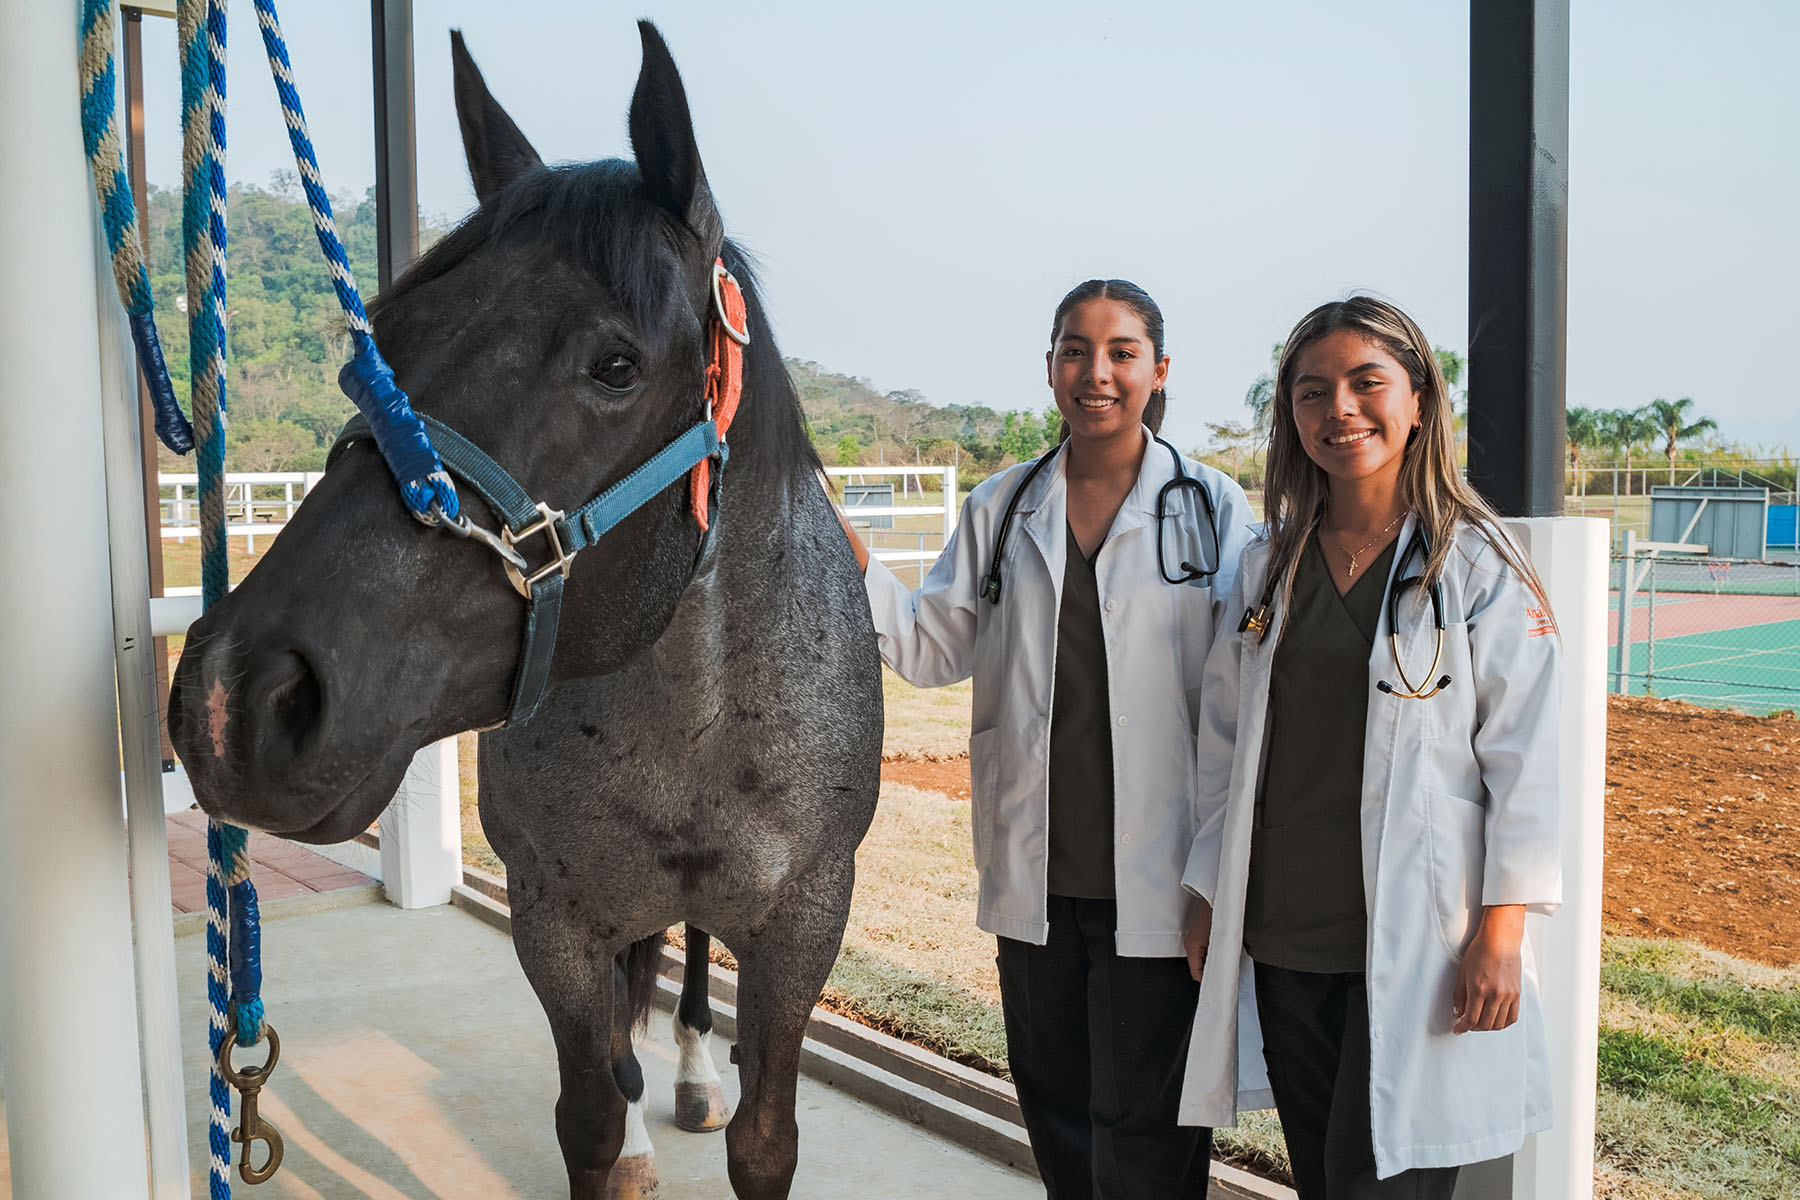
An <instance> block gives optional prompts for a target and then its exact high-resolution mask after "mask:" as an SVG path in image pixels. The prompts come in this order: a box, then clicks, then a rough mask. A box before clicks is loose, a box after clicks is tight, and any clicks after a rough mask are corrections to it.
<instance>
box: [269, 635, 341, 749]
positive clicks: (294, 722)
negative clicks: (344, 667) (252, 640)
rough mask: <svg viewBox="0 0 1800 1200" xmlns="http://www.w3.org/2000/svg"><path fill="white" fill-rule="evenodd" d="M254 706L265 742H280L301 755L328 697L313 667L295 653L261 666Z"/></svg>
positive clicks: (278, 655) (278, 656) (271, 658)
mask: <svg viewBox="0 0 1800 1200" xmlns="http://www.w3.org/2000/svg"><path fill="white" fill-rule="evenodd" d="M253 678H254V680H255V684H254V687H255V692H253V694H252V702H253V703H254V705H255V707H256V709H257V710H259V711H258V715H259V716H260V717H261V721H260V722H259V724H260V725H261V726H262V732H263V741H264V742H265V744H266V743H268V742H270V741H274V740H279V741H280V742H281V743H284V744H285V745H284V748H285V749H287V750H288V751H289V752H290V753H291V752H295V751H298V750H299V749H300V748H301V744H302V743H303V742H304V741H305V740H306V737H307V735H308V734H310V733H311V732H312V731H313V730H314V729H315V728H316V727H317V726H318V723H319V713H320V709H321V708H322V707H323V702H324V696H323V693H322V690H321V689H320V686H319V677H318V675H317V674H316V673H314V671H313V669H312V665H311V664H310V663H308V662H307V661H306V659H305V658H303V657H302V656H301V655H299V654H297V653H295V652H294V651H292V650H282V651H280V652H278V653H275V654H271V655H269V656H268V657H267V658H266V659H264V660H263V661H262V662H261V663H259V664H258V665H257V670H256V671H255V673H254V675H253Z"/></svg>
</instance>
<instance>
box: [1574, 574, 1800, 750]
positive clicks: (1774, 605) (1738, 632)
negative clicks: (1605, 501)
mask: <svg viewBox="0 0 1800 1200" xmlns="http://www.w3.org/2000/svg"><path fill="white" fill-rule="evenodd" d="M1612 572H1613V591H1612V594H1611V610H1612V611H1611V616H1612V620H1613V634H1612V638H1611V642H1612V649H1611V651H1610V661H1609V663H1608V666H1609V667H1610V669H1611V671H1612V690H1613V691H1615V692H1619V693H1622V694H1631V695H1639V696H1644V695H1649V696H1661V697H1663V698H1665V699H1671V700H1685V701H1687V702H1689V703H1692V704H1703V705H1706V706H1708V707H1711V708H1733V709H1738V710H1741V711H1743V712H1748V713H1755V714H1759V715H1761V714H1767V713H1771V712H1778V711H1782V710H1788V711H1792V710H1796V709H1800V563H1797V562H1779V561H1768V560H1755V559H1736V558H1707V557H1693V556H1675V557H1670V556H1665V555H1661V554H1633V555H1631V556H1629V557H1627V556H1626V555H1623V554H1616V555H1614V556H1613V558H1612Z"/></svg>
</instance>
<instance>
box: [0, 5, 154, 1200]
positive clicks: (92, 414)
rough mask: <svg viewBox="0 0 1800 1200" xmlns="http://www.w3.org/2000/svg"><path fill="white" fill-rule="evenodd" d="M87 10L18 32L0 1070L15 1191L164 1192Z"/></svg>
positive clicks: (3, 410) (38, 15) (17, 18)
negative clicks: (155, 1119) (88, 135)
mask: <svg viewBox="0 0 1800 1200" xmlns="http://www.w3.org/2000/svg"><path fill="white" fill-rule="evenodd" d="M77 25H78V22H77V5H76V3H75V2H74V0H63V2H62V3H47V4H15V5H9V6H8V15H7V30H6V36H5V37H0V113H4V114H5V115H6V116H5V120H3V121H0V163H5V164H6V169H5V170H3V171H0V513H3V514H4V515H5V519H4V520H0V562H5V563H7V564H10V565H9V567H8V568H7V569H4V570H0V614H4V620H0V663H4V664H5V667H4V670H5V680H6V682H5V686H4V687H3V688H0V781H3V782H0V1077H4V1079H5V1086H6V1122H7V1138H8V1151H9V1158H10V1170H11V1174H12V1189H13V1196H14V1197H15V1198H16V1200H51V1198H57V1200H61V1198H62V1197H72V1196H105V1197H124V1198H127V1200H129V1198H132V1197H145V1196H147V1195H148V1187H147V1183H146V1178H145V1156H146V1144H145V1140H144V1110H143V1104H142V1097H141V1091H140V1087H139V1056H138V1030H137V1007H136V1003H135V1000H134V997H135V994H136V988H135V983H134V980H133V978H132V944H131V924H130V907H129V901H128V896H127V890H126V867H125V820H124V817H125V814H124V807H123V805H122V804H121V803H120V799H119V742H118V721H117V715H116V712H115V710H114V693H113V656H112V611H111V604H112V601H111V586H110V571H109V569H108V557H107V527H106V477H105V472H104V469H103V465H102V462H103V452H102V440H101V416H100V411H101V410H100V368H99V364H98V361H97V358H96V355H95V340H94V339H95V328H94V312H95V303H96V299H97V293H96V291H95V286H94V271H93V265H92V264H93V261H94V255H95V253H96V248H95V243H94V230H93V225H92V213H93V211H94V200H93V196H92V195H91V191H92V187H93V184H92V182H91V177H90V176H89V174H88V169H87V163H86V160H85V157H84V155H83V152H82V144H81V124H80V115H79V107H78V103H77V98H78V96H79V95H80V88H79V84H78V81H77V73H76V56H77V52H78V49H79V47H78V45H77Z"/></svg>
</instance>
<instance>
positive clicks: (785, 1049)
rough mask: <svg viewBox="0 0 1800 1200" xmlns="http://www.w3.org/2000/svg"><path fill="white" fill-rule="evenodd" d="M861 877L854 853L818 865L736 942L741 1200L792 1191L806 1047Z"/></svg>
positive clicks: (736, 1186) (733, 1170) (735, 1143)
mask: <svg viewBox="0 0 1800 1200" xmlns="http://www.w3.org/2000/svg"><path fill="white" fill-rule="evenodd" d="M855 878H856V864H855V860H854V859H852V858H851V857H850V855H849V854H848V853H846V854H844V855H843V856H842V858H841V859H836V860H833V861H830V862H827V863H823V864H821V865H820V866H818V867H815V868H814V869H813V871H812V872H811V873H810V874H809V875H808V876H806V877H805V878H803V879H801V880H799V881H797V882H796V883H794V884H793V885H791V886H790V887H789V888H788V889H787V891H786V893H785V894H784V898H783V903H782V906H781V907H780V908H779V909H777V910H776V911H775V912H773V913H771V914H770V915H769V918H768V919H767V920H766V921H765V922H764V923H763V924H762V926H761V927H759V928H758V929H756V930H754V931H752V933H751V935H750V936H749V937H748V938H742V939H734V940H733V942H732V944H731V945H732V950H733V951H735V952H736V954H737V958H738V1043H737V1051H738V1053H737V1061H738V1076H739V1080H740V1082H741V1084H742V1088H741V1090H740V1093H739V1096H738V1111H737V1115H736V1116H734V1117H732V1118H731V1124H730V1125H729V1126H727V1127H726V1130H725V1154H726V1164H727V1167H728V1169H729V1172H730V1175H731V1186H732V1189H733V1190H734V1191H736V1193H737V1194H738V1196H739V1197H740V1200H784V1198H785V1197H786V1196H787V1194H788V1190H789V1189H790V1188H791V1187H792V1185H793V1180H794V1168H795V1166H796V1164H797V1163H798V1161H799V1142H800V1131H799V1126H798V1125H797V1124H796V1123H795V1121H794V1093H795V1087H796V1080H797V1079H798V1076H799V1074H800V1042H801V1039H802V1038H803V1037H804V1036H805V1035H806V1022H807V1020H808V1018H809V1017H810V1016H811V1015H812V1008H813V1004H814V1003H815V1002H816V1001H817V1000H818V998H819V989H821V988H822V987H824V986H825V978H826V976H828V975H829V974H831V965H832V963H834V962H835V961H837V953H838V947H839V946H840V945H841V944H842V942H843V938H844V919H845V917H846V916H847V915H848V914H849V911H850V891H851V887H852V885H853V884H854V883H855ZM740 942H741V944H740Z"/></svg>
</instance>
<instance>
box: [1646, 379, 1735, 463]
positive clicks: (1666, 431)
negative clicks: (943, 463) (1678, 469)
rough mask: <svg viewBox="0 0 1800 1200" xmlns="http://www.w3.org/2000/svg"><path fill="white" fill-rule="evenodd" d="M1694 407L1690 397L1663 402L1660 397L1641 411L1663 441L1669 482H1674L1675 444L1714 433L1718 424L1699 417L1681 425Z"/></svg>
mask: <svg viewBox="0 0 1800 1200" xmlns="http://www.w3.org/2000/svg"><path fill="white" fill-rule="evenodd" d="M1692 407H1694V401H1693V398H1692V397H1689V396H1683V397H1682V398H1681V399H1679V400H1664V399H1662V398H1661V397H1660V396H1659V397H1657V398H1656V399H1655V400H1652V401H1651V402H1650V405H1649V407H1648V408H1646V409H1643V410H1642V411H1643V412H1644V414H1645V415H1646V416H1648V417H1649V418H1650V420H1651V422H1652V423H1653V424H1654V425H1655V426H1656V433H1657V435H1658V436H1660V437H1661V438H1662V439H1663V454H1664V455H1666V456H1667V457H1668V460H1669V482H1670V483H1674V482H1675V444H1676V443H1677V442H1685V441H1686V440H1687V439H1689V438H1692V437H1699V436H1700V435H1701V434H1703V433H1715V432H1717V431H1718V428H1719V423H1718V422H1717V421H1715V420H1713V419H1712V418H1711V417H1701V418H1700V419H1699V420H1698V421H1695V422H1694V423H1693V424H1691V425H1683V424H1682V421H1683V420H1685V419H1686V417H1687V410H1688V409H1690V408H1692Z"/></svg>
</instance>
